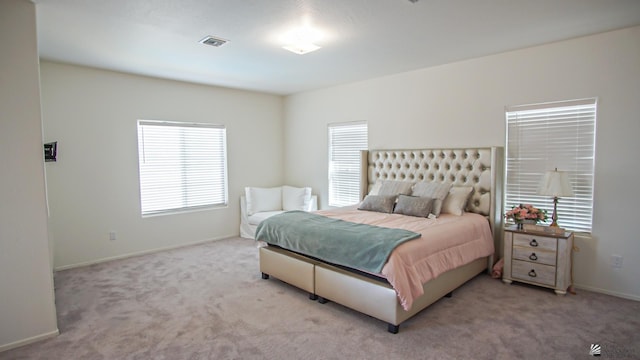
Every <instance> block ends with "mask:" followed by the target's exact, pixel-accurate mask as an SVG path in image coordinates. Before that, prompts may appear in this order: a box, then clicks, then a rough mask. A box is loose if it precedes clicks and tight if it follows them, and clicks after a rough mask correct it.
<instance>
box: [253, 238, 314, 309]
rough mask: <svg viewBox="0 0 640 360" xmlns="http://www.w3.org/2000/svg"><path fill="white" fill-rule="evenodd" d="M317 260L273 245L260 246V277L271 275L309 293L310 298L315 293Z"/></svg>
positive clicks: (312, 298)
mask: <svg viewBox="0 0 640 360" xmlns="http://www.w3.org/2000/svg"><path fill="white" fill-rule="evenodd" d="M316 264H318V262H317V261H314V260H312V259H309V258H307V257H304V256H301V255H298V254H295V253H292V252H290V251H286V250H283V249H279V248H275V247H263V248H260V272H262V278H263V279H268V278H269V276H273V277H275V278H277V279H279V280H282V281H284V282H286V283H288V284H290V285H293V286H295V287H297V288H300V289H302V290H304V291H306V292H308V293H309V298H310V299H311V300H315V299H317V296H316V293H315V280H314V278H315V276H314V271H315V265H316Z"/></svg>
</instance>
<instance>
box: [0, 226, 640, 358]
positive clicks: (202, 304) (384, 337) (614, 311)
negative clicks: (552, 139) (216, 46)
mask: <svg viewBox="0 0 640 360" xmlns="http://www.w3.org/2000/svg"><path fill="white" fill-rule="evenodd" d="M55 285H56V302H57V304H56V306H57V310H58V327H59V329H60V335H59V336H58V337H56V338H52V339H49V340H45V341H42V342H39V343H35V344H31V345H27V346H24V347H21V348H17V349H13V350H10V351H6V352H3V353H0V359H92V360H97V359H588V358H590V356H589V350H590V346H591V344H599V345H600V346H601V349H602V356H601V357H602V358H616V359H625V358H627V359H640V302H635V301H631V300H625V299H620V298H615V297H611V296H607V295H602V294H597V293H591V292H587V291H578V294H577V295H567V296H564V297H559V296H556V295H555V294H554V293H553V291H551V290H547V289H541V288H537V287H531V286H526V285H518V284H513V285H511V286H508V285H504V284H503V283H502V282H501V281H499V280H495V279H492V278H490V277H489V276H488V275H484V274H483V275H480V276H478V277H476V278H475V279H473V280H471V281H470V282H468V283H467V284H465V285H464V286H462V287H461V288H460V289H458V290H456V291H455V292H454V294H453V297H452V298H443V299H441V300H440V301H438V302H437V303H435V304H434V305H432V306H431V307H429V308H427V309H426V310H424V311H422V312H421V313H419V314H418V315H417V316H415V317H414V318H412V319H410V320H408V321H407V322H405V323H404V324H402V326H401V327H400V333H398V334H397V335H393V334H390V333H388V332H387V330H386V329H387V327H386V324H385V323H383V322H381V321H379V320H376V319H373V318H370V317H368V316H365V315H362V314H359V313H356V312H354V311H351V310H349V309H346V308H344V307H342V306H339V305H337V304H334V303H328V304H324V305H322V304H319V303H318V302H317V301H311V300H309V299H308V297H307V294H306V293H304V292H302V291H300V290H297V289H296V288H293V287H291V286H289V285H287V284H284V283H282V282H280V281H278V280H275V279H273V278H272V279H270V280H262V279H261V278H260V272H259V270H258V252H257V249H256V247H255V244H254V242H253V241H251V240H246V239H241V238H231V239H225V240H221V241H216V242H212V243H207V244H204V245H198V246H191V247H186V248H181V249H176V250H171V251H166V252H162V253H156V254H151V255H145V256H140V257H134V258H129V259H125V260H118V261H112V262H109V263H103V264H98V265H93V266H88V267H84V268H78V269H72V270H67V271H62V272H58V273H56V274H55Z"/></svg>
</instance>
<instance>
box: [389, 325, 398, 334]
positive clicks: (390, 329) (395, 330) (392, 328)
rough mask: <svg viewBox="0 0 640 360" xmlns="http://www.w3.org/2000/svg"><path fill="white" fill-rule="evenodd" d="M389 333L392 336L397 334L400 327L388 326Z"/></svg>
mask: <svg viewBox="0 0 640 360" xmlns="http://www.w3.org/2000/svg"><path fill="white" fill-rule="evenodd" d="M387 331H388V332H390V333H392V334H397V333H398V331H400V325H393V324H388V325H387Z"/></svg>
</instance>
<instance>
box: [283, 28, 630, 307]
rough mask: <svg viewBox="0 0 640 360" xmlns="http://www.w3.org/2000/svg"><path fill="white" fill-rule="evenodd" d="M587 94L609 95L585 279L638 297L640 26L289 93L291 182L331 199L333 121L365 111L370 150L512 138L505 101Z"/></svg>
mask: <svg viewBox="0 0 640 360" xmlns="http://www.w3.org/2000/svg"><path fill="white" fill-rule="evenodd" d="M587 97H598V98H599V102H598V120H597V121H598V123H597V143H596V147H597V149H596V157H597V159H596V168H595V171H596V174H595V205H594V223H593V237H591V238H580V239H578V240H577V245H578V247H579V248H580V251H579V252H576V253H575V254H574V257H575V266H574V277H575V283H576V284H577V285H578V286H580V287H582V288H587V289H592V290H597V291H601V292H605V293H610V294H615V295H620V296H624V297H629V298H634V299H637V300H640V282H638V281H637V279H638V278H640V241H639V238H638V235H637V234H636V229H635V223H636V222H637V219H636V218H637V216H636V213H637V209H636V206H637V204H639V203H640V191H638V190H636V189H635V188H636V181H635V179H638V178H639V177H640V168H639V167H638V166H637V160H636V157H637V155H636V154H638V153H640V142H638V136H639V135H640V120H639V118H638V114H639V113H640V101H639V100H640V27H633V28H628V29H622V30H619V31H614V32H609V33H603V34H599V35H594V36H589V37H583V38H578V39H573V40H569V41H563V42H558V43H552V44H548V45H544V46H539V47H533V48H528V49H524V50H519V51H512V52H508V53H503V54H498V55H494V56H488V57H483V58H478V59H473V60H468V61H463V62H458V63H453V64H448V65H444V66H439V67H433V68H427V69H422V70H418V71H413V72H407V73H403V74H398V75H393V76H388V77H382V78H376V79H371V80H368V81H363V82H358V83H352V84H347V85H343V86H337V87H332V88H327V89H321V90H317V91H312V92H306V93H300V94H295V95H292V96H289V97H287V98H286V101H285V140H286V145H285V180H286V181H289V182H297V183H305V184H308V185H310V186H313V188H314V191H315V192H316V193H318V194H319V201H320V204H321V207H326V206H327V135H326V134H327V124H328V123H332V122H342V121H356V120H366V121H367V122H368V124H369V147H370V148H372V149H375V148H412V147H455V146H491V145H499V146H504V145H505V119H504V107H505V106H507V105H517V104H529V103H538V102H546V101H555V100H568V99H580V98H587ZM612 254H620V255H623V256H624V265H623V268H622V269H619V270H616V269H613V268H612V267H611V266H610V257H611V255H612Z"/></svg>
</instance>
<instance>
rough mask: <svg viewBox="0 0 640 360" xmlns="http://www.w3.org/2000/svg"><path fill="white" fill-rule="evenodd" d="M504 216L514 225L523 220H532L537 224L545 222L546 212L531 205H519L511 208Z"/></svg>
mask: <svg viewBox="0 0 640 360" xmlns="http://www.w3.org/2000/svg"><path fill="white" fill-rule="evenodd" d="M505 216H506V217H507V219H513V221H515V222H516V223H520V222H522V221H523V220H533V221H534V222H535V223H537V222H538V221H547V210H544V209H538V208H537V207H535V206H533V205H531V204H520V205H518V206H512V207H511V210H509V211H507V213H506V214H505Z"/></svg>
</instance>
